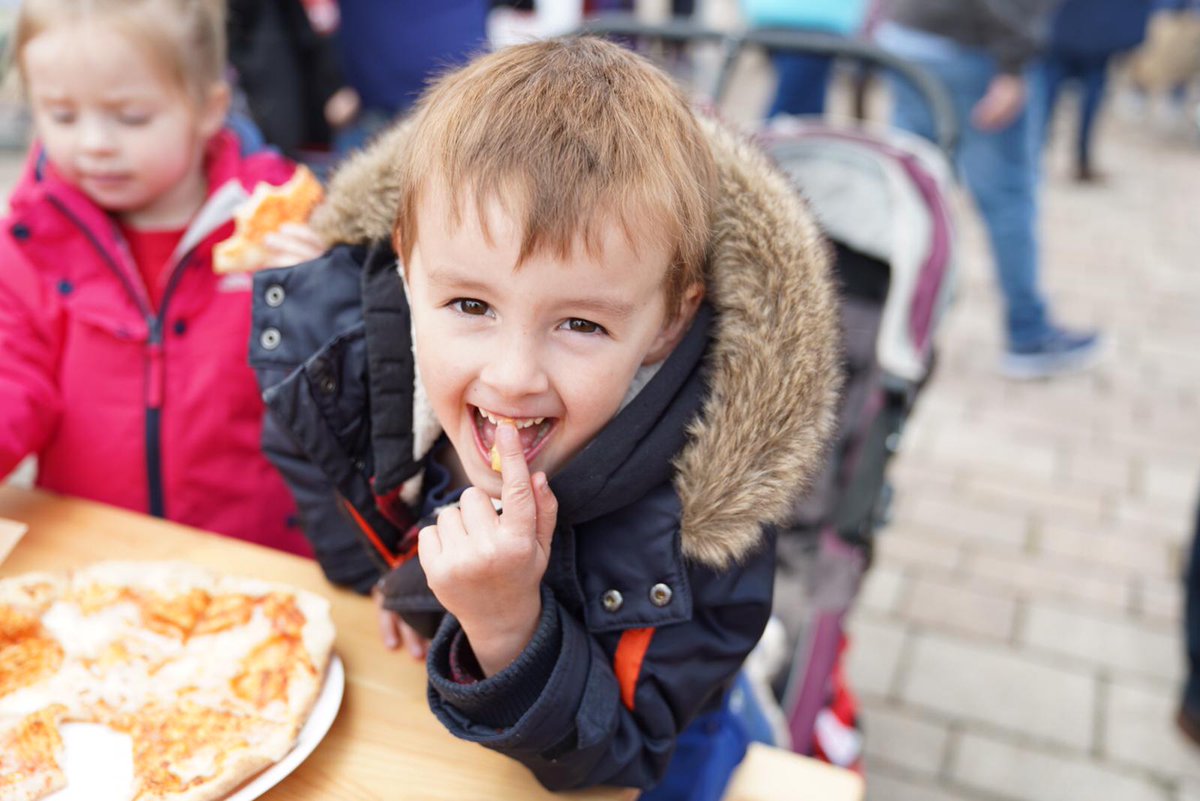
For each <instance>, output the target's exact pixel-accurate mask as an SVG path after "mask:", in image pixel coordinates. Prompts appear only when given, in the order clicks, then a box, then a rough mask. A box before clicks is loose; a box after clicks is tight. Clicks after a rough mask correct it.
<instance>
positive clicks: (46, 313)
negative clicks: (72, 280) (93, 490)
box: [0, 232, 62, 478]
mask: <svg viewBox="0 0 1200 801" xmlns="http://www.w3.org/2000/svg"><path fill="white" fill-rule="evenodd" d="M8 236H9V234H8V233H7V232H5V233H4V234H3V237H4V240H3V241H0V259H2V261H0V478H2V477H4V476H6V475H8V473H9V472H11V471H12V469H13V468H14V467H16V466H17V464H18V463H19V462H20V461H21V460H22V459H23V458H25V457H26V456H27V455H29V454H31V453H36V452H37V451H39V450H41V449H42V447H43V446H44V445H45V443H46V441H47V440H48V439H49V438H50V436H51V435H52V434H53V432H54V428H55V426H56V425H57V423H58V418H59V415H60V414H61V410H62V399H61V397H60V395H59V392H58V386H57V382H56V380H55V374H56V372H57V368H58V363H59V349H60V348H61V346H62V329H61V306H60V303H59V300H58V298H57V297H55V296H54V295H53V294H52V293H51V292H49V291H48V289H47V288H46V287H45V285H44V283H43V282H42V281H41V279H40V278H39V276H38V275H37V274H36V273H35V272H34V271H33V269H32V268H31V267H30V266H29V264H28V262H26V261H25V259H23V258H22V257H21V256H20V254H19V252H18V251H17V249H16V248H15V247H13V246H12V245H11V243H10V242H9V241H7V239H8Z"/></svg>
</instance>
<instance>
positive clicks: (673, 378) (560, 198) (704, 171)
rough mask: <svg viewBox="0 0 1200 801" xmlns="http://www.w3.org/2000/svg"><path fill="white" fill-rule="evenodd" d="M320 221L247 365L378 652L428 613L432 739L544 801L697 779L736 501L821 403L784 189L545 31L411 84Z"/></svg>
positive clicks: (269, 291)
mask: <svg viewBox="0 0 1200 801" xmlns="http://www.w3.org/2000/svg"><path fill="white" fill-rule="evenodd" d="M320 214H322V215H323V216H322V217H319V218H317V219H315V220H314V225H315V226H317V227H318V228H320V229H323V231H324V233H326V234H327V235H329V236H330V239H331V241H339V242H345V243H349V244H347V245H344V246H340V247H337V248H335V249H334V250H333V251H331V252H330V253H329V254H328V255H327V256H326V257H324V258H323V259H322V260H320V261H317V262H314V263H310V264H308V265H304V266H302V267H300V268H297V269H289V270H283V271H273V272H270V273H264V274H261V275H260V276H258V277H257V280H256V294H257V295H258V300H257V301H256V309H255V331H256V338H255V340H254V342H253V343H252V359H253V360H254V362H255V365H256V367H257V368H258V369H259V371H260V378H261V380H262V382H263V385H264V387H265V388H266V398H267V402H268V406H269V409H270V414H271V420H270V421H269V422H270V424H271V427H270V428H269V430H268V433H267V435H266V447H267V450H268V453H269V455H271V457H272V458H273V460H274V461H275V462H276V464H278V465H279V466H280V468H281V469H282V470H283V472H284V473H285V475H286V476H287V477H288V478H289V479H290V480H291V482H292V485H293V487H294V489H295V491H296V492H297V497H298V500H299V501H300V506H301V509H302V511H303V514H304V517H305V521H304V522H305V527H306V530H307V531H308V534H309V536H310V537H311V539H312V542H313V545H314V548H315V550H316V552H317V554H318V557H319V558H320V559H321V562H322V565H323V566H324V567H325V570H326V572H327V575H328V576H329V577H330V578H331V580H333V581H335V582H340V583H349V584H353V585H355V586H357V587H358V588H359V589H362V590H365V589H366V588H367V587H369V586H370V585H371V584H372V583H373V582H374V580H375V579H376V577H378V576H380V575H381V574H382V575H383V579H382V581H381V582H380V596H381V597H382V602H383V606H384V608H385V609H386V610H391V611H397V612H400V613H401V614H402V615H403V616H404V618H405V620H406V621H408V622H407V624H405V625H404V626H396V627H391V626H389V627H388V631H387V632H386V634H385V636H386V637H387V638H388V639H389V640H391V641H392V643H393V644H394V642H395V640H396V639H397V634H398V633H403V636H404V638H405V639H406V640H407V641H408V642H409V643H410V644H414V643H416V635H415V634H414V633H413V629H421V628H422V625H421V624H422V622H423V621H424V622H428V619H429V617H430V615H432V616H433V617H435V618H437V619H439V620H440V625H438V626H437V627H436V634H434V635H433V639H432V643H431V644H430V645H429V652H428V662H427V665H428V672H429V685H430V686H429V699H430V704H431V706H432V708H433V710H434V712H435V714H436V715H437V716H438V718H439V719H440V720H441V721H442V722H443V723H444V724H445V725H446V727H447V728H448V729H450V731H451V732H453V733H454V734H455V735H457V736H459V737H462V738H464V739H468V740H472V741H475V742H479V743H482V744H483V745H485V746H487V747H489V748H492V749H495V750H497V751H500V752H503V753H505V754H508V755H510V756H512V757H513V758H515V759H518V760H520V761H521V762H523V763H524V764H526V765H527V766H528V767H529V768H530V769H531V770H532V771H533V772H534V774H535V775H536V776H537V777H538V779H539V780H541V782H542V783H543V784H545V785H546V786H547V787H549V788H551V789H565V788H573V787H585V786H591V785H598V784H612V785H625V786H630V787H638V788H651V787H655V786H656V785H657V786H658V789H657V790H655V791H652V793H651V794H649V795H646V796H644V798H666V797H674V798H683V797H693V798H694V797H707V796H696V795H694V794H691V793H692V791H693V790H694V789H695V788H696V787H697V786H698V785H699V784H703V782H701V781H699V776H700V774H701V773H703V772H704V771H708V770H714V767H713V764H702V763H701V762H700V761H699V760H706V762H708V763H711V762H712V760H710V759H709V755H708V754H707V753H706V752H707V751H709V750H711V749H710V746H711V745H712V744H713V743H716V742H718V741H720V740H721V738H720V737H719V736H717V735H716V734H714V732H718V731H720V730H722V727H723V726H725V725H726V724H728V723H729V722H730V718H729V714H728V711H727V709H728V705H727V703H726V701H727V696H728V693H727V690H728V687H729V685H730V682H731V681H732V679H733V677H734V676H735V674H736V673H737V671H738V668H739V666H740V665H741V663H742V661H743V659H744V658H745V656H746V655H747V653H748V652H749V651H750V650H751V648H753V646H754V644H755V642H756V641H757V640H758V637H759V635H760V633H761V632H762V629H763V626H764V625H765V623H766V621H767V617H768V614H769V611H770V605H771V591H772V580H773V572H774V554H773V547H772V545H773V542H772V540H773V534H772V533H771V531H770V529H769V521H771V520H773V519H776V518H778V517H779V516H781V515H782V514H783V513H784V511H785V510H786V509H787V507H788V505H789V502H790V500H791V498H792V496H793V494H794V493H795V492H796V490H797V489H798V487H799V485H800V484H801V483H802V481H803V479H804V477H805V476H807V475H808V474H809V473H810V472H811V470H812V468H813V467H814V466H815V465H816V464H817V462H818V461H819V460H820V458H821V455H822V452H821V450H822V444H823V442H824V440H825V438H826V434H827V433H828V432H829V430H830V427H831V423H832V410H833V404H834V396H835V394H836V390H837V383H838V373H839V370H838V360H837V352H836V341H837V332H836V324H835V299H834V296H833V293H832V290H831V286H830V283H829V280H828V277H827V274H826V258H825V251H824V248H823V246H822V245H821V244H820V239H819V236H818V234H817V232H816V228H815V226H814V224H813V223H812V222H811V220H810V219H809V218H808V217H807V216H806V214H805V213H804V211H803V209H802V207H801V204H800V202H799V201H798V200H797V199H796V197H795V196H794V194H793V193H792V192H791V190H790V189H789V187H788V186H787V184H786V182H785V181H784V179H782V178H781V177H780V176H778V175H776V174H775V173H774V172H772V171H771V170H770V169H769V168H768V167H767V166H766V164H765V162H764V161H763V160H762V158H761V157H760V156H758V155H756V154H755V153H754V152H753V151H751V150H750V149H749V148H746V147H745V146H743V145H742V144H741V143H740V142H738V141H737V140H736V139H735V138H734V137H733V136H732V135H730V134H729V133H727V132H725V131H723V130H721V129H719V128H717V127H716V126H712V125H702V124H701V123H700V122H699V121H698V120H697V119H696V118H695V117H694V116H693V114H692V112H691V111H690V110H689V108H688V106H687V103H686V101H685V99H684V98H683V96H682V94H681V93H680V92H679V91H678V90H677V89H676V88H675V87H674V86H673V85H672V84H671V82H670V79H669V78H667V77H666V76H665V75H664V74H662V73H661V72H659V71H658V70H657V69H655V68H654V67H652V66H650V65H649V64H647V63H646V62H644V61H643V60H642V59H640V58H639V57H637V56H635V55H633V54H631V53H629V52H627V51H625V50H623V49H622V48H620V47H618V46H616V45H612V44H608V43H605V42H601V41H598V40H592V39H570V40H561V41H549V42H541V43H536V44H530V45H522V46H518V47H513V48H509V49H506V50H502V51H499V52H497V53H494V54H491V55H487V56H484V57H482V58H480V59H478V60H476V61H475V62H473V63H471V64H469V65H467V66H466V67H464V68H463V69H461V70H459V71H457V72H454V73H451V74H449V75H447V76H446V77H444V78H442V79H441V80H440V81H439V82H437V83H436V84H435V85H434V86H433V87H431V89H430V91H429V92H428V93H427V95H426V96H425V98H424V99H423V101H422V103H421V105H420V106H419V107H418V110H417V112H416V114H415V117H414V118H413V119H412V120H411V122H410V123H407V124H404V125H402V126H401V127H400V128H398V129H396V130H394V131H393V132H391V133H390V134H389V135H387V136H385V137H384V138H383V139H381V140H379V141H378V142H377V143H376V145H375V146H374V148H373V149H372V150H370V151H368V152H367V153H364V154H363V155H362V156H360V157H359V158H358V160H357V161H354V162H352V163H350V164H349V165H347V166H346V167H345V168H344V169H343V170H342V172H341V174H340V175H339V176H338V177H337V178H336V179H335V181H334V184H333V187H332V190H331V197H330V200H329V202H328V204H327V206H326V207H325V208H324V209H323V210H322V212H320ZM398 264H399V266H400V271H399V272H400V275H399V276H398V275H397V266H398ZM495 462H498V464H495ZM497 467H498V468H499V469H498V470H497V469H496V468H497ZM330 485H332V488H333V489H334V490H335V492H332V493H331V492H330ZM335 498H336V501H335ZM497 502H498V503H497ZM497 507H500V508H502V509H503V514H499V513H498V512H497ZM350 530H352V531H353V533H348V532H349V531H350ZM360 543H367V545H368V547H367V548H363V547H362V546H361V545H360ZM414 556H418V557H419V558H417V559H414V558H412V557H414ZM426 580H427V587H426ZM443 610H444V612H448V613H449V614H443ZM443 618H444V619H443ZM409 626H411V627H412V628H411V629H410V628H409ZM426 631H427V632H428V633H432V629H431V628H427V629H426ZM416 650H417V653H420V652H421V648H420V646H419V645H417V647H416ZM689 726H690V727H691V728H690V730H689ZM685 730H689V732H690V733H689V734H687V735H685V736H684V737H683V738H681V733H683V732H685ZM740 742H741V744H740V746H739V747H744V741H740ZM677 745H678V746H679V748H678V749H677ZM677 750H678V751H679V753H680V754H681V756H677V757H676V758H675V759H674V761H672V755H673V753H674V752H676V751H677ZM733 750H734V751H736V755H735V759H736V758H740V751H737V749H736V748H735V749H733ZM685 751H686V752H687V753H688V754H689V755H690V757H689V758H692V759H695V760H697V761H693V762H691V763H690V766H689V765H687V764H685V762H686V760H685V758H684V757H683V756H682V754H683V753H684V752H685ZM669 767H670V771H669V772H668V768H669ZM728 768H729V765H728V764H725V765H723V766H718V767H716V768H715V772H716V774H718V776H717V778H716V780H715V781H714V782H711V783H709V784H708V786H709V790H710V791H709V796H711V797H714V798H715V797H716V795H719V793H720V791H721V786H722V785H723V780H724V777H725V776H727V774H728ZM664 777H665V779H664ZM654 793H657V795H655V794H654ZM681 793H682V794H681Z"/></svg>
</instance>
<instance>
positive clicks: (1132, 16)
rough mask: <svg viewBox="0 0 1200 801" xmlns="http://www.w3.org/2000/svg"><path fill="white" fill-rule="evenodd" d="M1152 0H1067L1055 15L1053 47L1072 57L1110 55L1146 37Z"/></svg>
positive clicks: (1051, 35) (1052, 48)
mask: <svg viewBox="0 0 1200 801" xmlns="http://www.w3.org/2000/svg"><path fill="white" fill-rule="evenodd" d="M1150 11H1151V1H1150V0H1067V2H1065V3H1063V5H1062V6H1061V7H1060V8H1059V10H1058V12H1057V13H1056V14H1055V16H1054V21H1053V24H1052V26H1051V29H1050V50H1051V51H1052V52H1054V53H1058V54H1062V55H1068V56H1075V57H1079V56H1109V55H1113V54H1115V53H1120V52H1122V51H1125V50H1132V49H1133V48H1135V47H1137V46H1138V45H1139V44H1141V43H1142V40H1143V39H1145V38H1146V22H1147V21H1148V20H1149V18H1150Z"/></svg>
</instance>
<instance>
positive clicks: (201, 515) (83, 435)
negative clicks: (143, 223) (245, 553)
mask: <svg viewBox="0 0 1200 801" xmlns="http://www.w3.org/2000/svg"><path fill="white" fill-rule="evenodd" d="M292 170H293V166H292V165H291V164H290V163H289V162H287V161H286V160H284V159H282V158H280V157H278V156H275V155H271V154H259V155H254V156H250V157H247V158H243V157H242V156H241V154H240V152H239V144H238V141H237V139H236V137H235V136H234V135H233V134H231V133H228V132H225V133H222V134H220V135H218V136H217V137H216V138H215V139H214V140H213V142H212V143H211V147H210V151H209V155H208V177H209V197H208V200H207V202H206V204H205V206H204V208H203V209H201V211H200V212H199V213H198V214H197V215H196V217H195V218H194V219H193V221H192V224H191V226H190V228H189V229H188V232H187V233H186V234H185V235H184V238H183V240H182V241H181V243H180V247H179V249H178V251H177V255H176V261H175V263H174V265H173V266H172V267H170V268H169V269H170V271H171V272H170V278H169V284H168V287H167V289H166V295H165V297H164V300H163V303H162V306H161V307H160V309H159V310H158V312H157V313H155V311H154V310H153V309H152V308H151V304H150V301H149V299H148V294H147V292H146V288H145V286H144V285H143V282H142V279H141V277H140V275H139V273H138V271H137V268H136V267H135V265H134V264H133V261H132V258H131V257H130V255H129V251H128V248H127V246H126V245H125V244H124V242H123V240H122V238H121V236H120V234H119V232H118V228H117V226H116V225H115V224H114V222H113V220H112V219H111V218H110V217H109V216H108V215H107V214H105V212H104V211H102V210H101V209H99V208H98V207H97V206H95V205H94V204H93V203H92V202H91V201H89V200H88V199H87V197H85V196H84V195H83V194H82V193H81V192H80V191H78V190H77V189H75V188H74V187H72V186H70V185H69V184H67V183H66V182H64V181H63V180H62V179H61V178H59V177H58V176H56V175H55V173H54V170H53V168H52V167H51V166H50V165H49V164H48V163H47V162H46V161H45V159H43V158H41V157H40V154H39V153H38V151H37V149H36V148H35V150H34V152H33V154H32V155H31V157H30V160H29V162H28V164H27V165H26V170H25V173H24V174H23V176H22V178H21V180H20V182H19V184H18V186H17V188H16V189H15V190H14V192H13V194H12V197H11V200H10V205H11V212H10V213H9V214H8V216H7V217H5V218H4V219H3V221H0V476H3V475H5V474H7V473H8V472H9V471H10V470H11V469H12V468H13V467H14V466H15V465H16V464H17V463H18V462H19V461H20V460H21V459H22V458H23V457H25V456H26V455H27V454H30V453H33V454H36V455H37V457H38V479H37V483H38V485H39V486H41V487H43V488H45V489H48V490H52V491H54V492H60V493H66V494H70V495H77V496H80V497H84V498H90V499H92V500H96V501H101V502H104V503H109V504H113V505H115V506H121V507H125V508H127V509H133V510H136V511H139V512H146V513H150V514H154V515H157V516H161V517H166V518H168V519H170V520H175V521H178V522H181V523H186V524H188V525H192V526H197V527H199V528H203V529H207V530H209V531H214V532H218V533H221V534H227V535H230V536H234V537H238V538H240V539H244V540H249V541H251V542H257V543H261V544H264V545H269V546H271V547H274V548H280V549H283V550H287V551H291V552H294V553H303V554H307V553H309V549H308V545H307V543H306V541H305V540H304V537H303V535H302V534H301V533H300V529H299V527H298V526H297V524H296V523H297V521H296V520H295V508H294V505H293V502H292V498H291V496H290V494H289V493H288V490H287V488H286V487H285V485H284V483H283V480H282V479H281V478H280V477H279V475H278V474H277V473H276V472H275V469H274V468H273V467H271V465H270V464H269V463H268V462H267V460H266V459H265V458H264V457H263V456H262V453H261V450H260V446H259V442H260V437H261V427H262V402H261V399H260V398H259V394H258V388H257V385H256V384H255V379H254V373H253V372H252V371H251V370H250V367H249V365H248V364H247V337H248V336H249V332H250V292H251V288H252V284H251V281H250V278H249V276H246V275H229V276H220V275H216V274H214V273H213V270H212V259H211V253H212V247H213V245H214V244H216V243H217V242H219V241H221V240H222V239H224V238H226V237H228V236H229V234H230V233H231V232H232V211H233V209H234V208H235V207H236V206H237V205H238V204H239V203H240V202H241V201H243V200H244V199H245V198H246V197H247V195H248V193H249V192H250V191H251V190H252V189H253V187H254V186H255V184H257V183H259V182H262V181H266V182H269V183H272V184H279V183H283V182H284V181H286V180H287V179H288V178H289V177H290V176H291V174H292ZM80 534H81V535H86V532H80Z"/></svg>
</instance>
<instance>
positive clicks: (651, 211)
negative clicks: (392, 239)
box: [395, 37, 716, 317]
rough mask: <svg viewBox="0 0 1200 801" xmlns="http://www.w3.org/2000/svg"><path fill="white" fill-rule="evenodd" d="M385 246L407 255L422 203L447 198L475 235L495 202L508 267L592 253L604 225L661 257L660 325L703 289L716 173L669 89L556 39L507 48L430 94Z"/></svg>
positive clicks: (666, 83) (635, 64) (585, 44)
mask: <svg viewBox="0 0 1200 801" xmlns="http://www.w3.org/2000/svg"><path fill="white" fill-rule="evenodd" d="M396 167H397V169H398V170H399V174H400V176H401V181H400V184H401V187H402V195H401V198H400V208H399V213H398V215H397V218H396V227H395V234H396V239H397V240H398V244H399V246H400V250H401V253H400V254H399V255H400V256H401V258H402V259H403V260H404V261H405V262H407V261H409V258H410V257H411V255H412V248H413V245H414V244H415V243H416V241H417V238H418V236H419V233H418V231H417V223H418V220H417V210H418V207H419V205H420V201H421V197H422V194H423V193H424V192H426V191H428V190H429V189H430V188H431V187H433V186H436V185H437V184H439V183H442V184H443V185H445V186H447V187H449V190H450V199H451V206H452V212H451V213H452V215H453V216H454V218H455V221H458V219H459V215H461V213H462V209H461V206H460V203H461V201H462V199H463V198H465V197H473V198H474V200H475V203H476V204H477V209H476V210H477V212H478V213H479V217H480V222H481V223H483V224H484V225H485V228H484V230H485V232H486V230H487V229H486V221H485V219H484V213H483V208H484V204H485V203H486V202H487V201H489V200H499V201H501V205H502V206H503V207H505V209H506V211H507V212H508V213H509V214H511V215H512V216H513V217H514V218H515V219H516V220H517V223H518V225H519V226H520V228H521V230H522V231H523V236H522V242H521V252H520V254H519V256H518V264H520V263H521V262H522V261H524V260H525V259H527V258H528V257H529V256H531V255H533V254H534V253H537V252H543V251H548V252H550V253H554V254H556V255H559V256H562V257H566V256H567V255H568V254H569V253H570V251H571V249H572V248H573V247H574V246H575V245H576V244H578V243H582V244H583V245H584V247H585V248H587V249H588V250H589V251H591V252H593V253H594V252H596V251H597V250H598V248H599V246H600V237H601V232H602V230H603V227H604V226H605V225H606V224H610V223H613V222H615V223H617V224H619V225H620V226H621V227H622V228H623V229H624V231H625V234H626V236H627V238H628V239H629V240H630V242H631V243H635V244H636V243H637V242H645V241H647V239H649V240H650V241H655V240H657V241H662V242H665V243H667V244H669V246H670V262H669V264H667V265H665V267H666V270H665V273H666V274H665V276H664V285H665V286H664V288H665V290H666V293H665V294H666V301H667V310H668V314H669V315H671V316H672V317H673V316H674V315H675V312H676V311H677V310H678V308H679V302H680V300H681V299H682V298H683V295H684V291H685V290H686V289H687V288H688V287H689V286H691V285H693V284H696V283H703V281H704V262H705V256H706V252H705V251H706V246H707V243H708V240H709V236H710V224H711V220H710V217H711V214H712V203H713V195H714V194H715V185H716V165H715V163H714V161H713V156H712V151H711V150H710V149H709V146H708V141H707V139H706V137H705V136H704V133H703V132H702V131H701V129H700V125H699V123H698V122H697V120H696V118H695V116H694V115H693V113H692V110H691V108H690V107H689V105H688V101H687V99H686V97H685V96H684V94H683V92H681V91H680V90H679V89H678V88H677V87H676V86H675V84H674V83H672V81H671V79H670V78H669V77H668V76H667V75H666V74H665V73H663V72H662V71H661V70H659V69H657V68H656V67H654V66H652V65H651V64H650V63H649V62H647V61H646V60H645V59H643V58H641V57H640V56H637V55H635V54H633V53H631V52H629V51H628V50H626V49H625V48H623V47H620V46H619V45H615V44H612V43H611V42H604V41H601V40H599V39H592V38H586V37H584V38H566V39H557V40H551V41H544V42H537V43H533V44H525V45H515V46H513V47H509V48H505V49H503V50H500V51H498V52H495V53H492V54H490V55H486V56H482V57H480V58H477V59H476V60H474V61H472V62H471V63H470V64H468V65H467V66H465V67H463V68H461V69H459V70H457V71H455V72H451V73H449V74H447V75H445V76H443V77H442V78H441V79H440V80H438V81H437V82H436V83H435V84H434V85H433V86H432V87H430V89H429V90H428V91H427V92H426V94H425V95H424V97H423V98H422V100H421V102H420V105H419V106H418V108H417V111H416V114H415V120H414V122H413V132H412V137H411V140H410V143H409V147H408V148H406V150H405V152H404V154H403V155H402V156H401V159H400V163H399V164H398V165H396Z"/></svg>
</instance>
